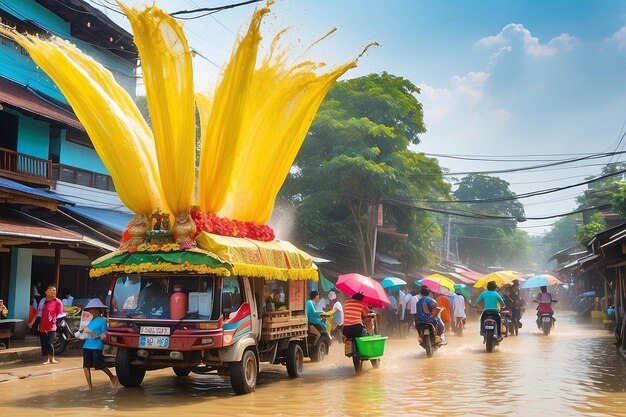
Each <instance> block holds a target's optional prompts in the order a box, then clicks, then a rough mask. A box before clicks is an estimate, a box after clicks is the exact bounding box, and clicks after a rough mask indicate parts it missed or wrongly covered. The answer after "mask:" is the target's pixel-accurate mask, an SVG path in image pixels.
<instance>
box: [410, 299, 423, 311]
mask: <svg viewBox="0 0 626 417" xmlns="http://www.w3.org/2000/svg"><path fill="white" fill-rule="evenodd" d="M420 298H422V295H421V294H417V295H414V296H413V297H411V302H410V304H409V306H410V308H411V309H410V311H411V314H417V302H418V301H419V300H420Z"/></svg>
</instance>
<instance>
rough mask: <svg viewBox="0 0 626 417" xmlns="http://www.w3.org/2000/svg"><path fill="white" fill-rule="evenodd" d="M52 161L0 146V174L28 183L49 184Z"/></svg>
mask: <svg viewBox="0 0 626 417" xmlns="http://www.w3.org/2000/svg"><path fill="white" fill-rule="evenodd" d="M51 168H52V161H50V160H47V159H41V158H36V157H34V156H31V155H26V154H23V153H19V152H16V151H13V150H11V149H6V148H0V174H2V176H3V177H6V178H11V179H15V180H18V181H22V182H26V183H30V184H43V185H50V184H51V177H50V175H51V172H52V169H51Z"/></svg>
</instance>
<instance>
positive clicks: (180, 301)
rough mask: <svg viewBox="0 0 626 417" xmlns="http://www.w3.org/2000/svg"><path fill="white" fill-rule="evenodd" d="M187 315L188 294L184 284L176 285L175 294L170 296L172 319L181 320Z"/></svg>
mask: <svg viewBox="0 0 626 417" xmlns="http://www.w3.org/2000/svg"><path fill="white" fill-rule="evenodd" d="M185 316H187V294H185V293H184V292H183V286H182V285H178V284H177V285H174V294H172V296H171V297H170V319H172V320H180V319H183V318H185Z"/></svg>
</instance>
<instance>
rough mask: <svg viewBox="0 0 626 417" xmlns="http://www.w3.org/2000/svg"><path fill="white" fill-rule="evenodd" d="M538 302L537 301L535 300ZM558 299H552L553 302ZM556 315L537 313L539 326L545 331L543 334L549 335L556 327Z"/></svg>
mask: <svg viewBox="0 0 626 417" xmlns="http://www.w3.org/2000/svg"><path fill="white" fill-rule="evenodd" d="M535 302H536V301H535ZM556 302H558V301H557V300H551V303H556ZM554 321H555V320H554V316H553V314H552V313H540V314H538V315H537V327H538V328H539V330H541V331H543V334H544V335H546V336H548V335H549V334H550V331H551V330H552V328H553V327H554Z"/></svg>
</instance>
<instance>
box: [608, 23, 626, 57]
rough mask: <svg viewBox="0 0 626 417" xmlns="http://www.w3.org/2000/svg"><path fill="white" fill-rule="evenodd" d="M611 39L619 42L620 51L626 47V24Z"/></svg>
mask: <svg viewBox="0 0 626 417" xmlns="http://www.w3.org/2000/svg"><path fill="white" fill-rule="evenodd" d="M610 40H611V41H613V42H616V43H617V49H619V50H620V51H622V50H624V49H626V26H624V27H623V28H621V29H620V30H618V31H617V32H615V33H614V34H613V36H611V38H610Z"/></svg>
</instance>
